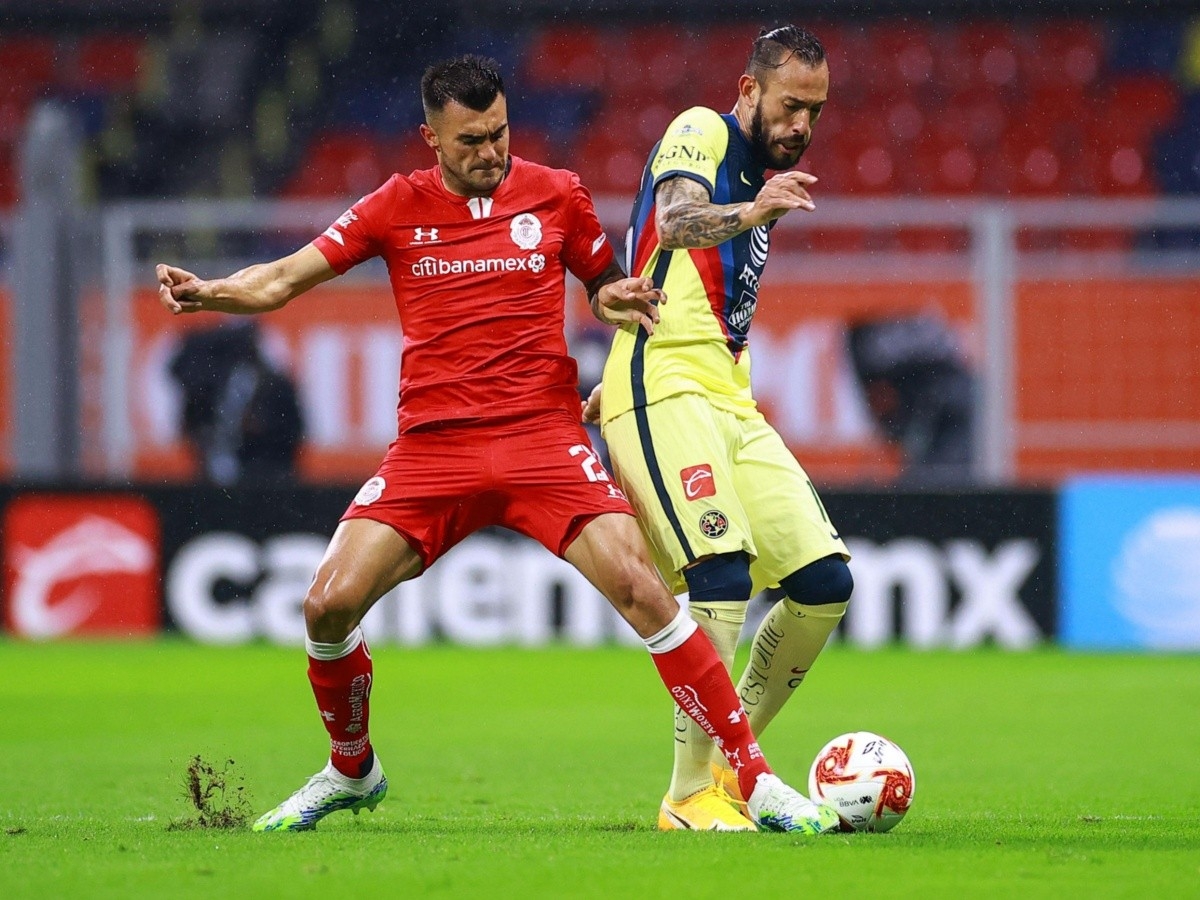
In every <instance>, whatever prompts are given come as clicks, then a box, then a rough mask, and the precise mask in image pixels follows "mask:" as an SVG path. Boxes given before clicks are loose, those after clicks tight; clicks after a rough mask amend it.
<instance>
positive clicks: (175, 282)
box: [155, 244, 337, 315]
mask: <svg viewBox="0 0 1200 900" xmlns="http://www.w3.org/2000/svg"><path fill="white" fill-rule="evenodd" d="M155 274H156V276H157V277H158V300H159V302H160V303H161V304H162V305H163V307H164V308H166V309H167V310H168V311H169V312H171V313H172V314H174V315H179V314H180V313H194V312H224V313H240V314H251V313H262V312H270V311H271V310H273V309H279V308H280V307H281V306H283V305H284V304H285V303H287V302H288V301H289V300H292V299H294V298H296V297H298V296H300V295H301V294H303V293H304V292H305V291H307V290H309V289H310V288H313V287H316V286H317V285H318V284H320V283H321V282H323V281H328V280H329V279H330V278H333V277H334V276H335V275H336V274H337V273H336V272H335V271H334V270H333V268H332V267H331V266H330V265H329V262H328V261H327V260H326V259H325V256H324V254H322V253H321V251H320V250H318V249H317V248H316V247H314V246H313V245H312V244H308V245H307V246H305V247H303V248H302V249H300V250H297V251H296V252H295V253H293V254H292V255H291V256H285V257H283V258H282V259H277V260H275V261H274V262H269V263H260V264H259V265H255V266H249V267H247V268H245V269H242V270H241V271H239V272H234V273H233V274H232V275H230V276H229V277H228V278H214V279H211V280H208V281H205V280H204V279H202V278H197V277H196V276H195V275H193V274H192V273H191V272H189V271H187V270H186V269H180V268H177V267H175V266H168V265H164V264H162V263H159V264H158V265H157V266H156V267H155Z"/></svg>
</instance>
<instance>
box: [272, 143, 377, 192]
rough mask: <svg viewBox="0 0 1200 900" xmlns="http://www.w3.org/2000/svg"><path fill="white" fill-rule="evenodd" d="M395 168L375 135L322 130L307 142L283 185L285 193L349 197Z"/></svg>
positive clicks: (373, 185)
mask: <svg viewBox="0 0 1200 900" xmlns="http://www.w3.org/2000/svg"><path fill="white" fill-rule="evenodd" d="M393 171H395V167H394V165H393V163H392V161H391V160H388V161H386V162H385V161H384V159H383V158H382V155H381V154H380V152H379V147H378V146H377V144H376V140H375V138H373V137H372V136H371V135H369V134H366V133H361V132H324V133H320V134H318V135H317V136H315V137H314V138H313V139H312V140H311V141H310V142H309V145H308V148H307V151H306V153H305V155H304V158H303V159H302V160H301V162H300V164H299V166H297V168H296V172H295V173H294V175H293V177H292V179H291V180H290V181H289V182H288V183H287V185H286V187H285V188H284V195H285V196H288V197H311V198H318V197H352V198H355V199H357V198H358V197H361V196H362V195H363V194H366V193H368V192H369V191H372V190H374V189H375V188H377V187H378V186H379V185H380V184H382V183H383V181H384V180H385V179H386V178H387V176H388V175H390V174H391V173H392V172H393Z"/></svg>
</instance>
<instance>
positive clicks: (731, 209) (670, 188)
mask: <svg viewBox="0 0 1200 900" xmlns="http://www.w3.org/2000/svg"><path fill="white" fill-rule="evenodd" d="M654 205H655V215H654V224H655V227H657V229H658V240H659V243H660V244H661V245H662V247H663V249H665V250H689V249H695V250H699V249H702V248H704V247H715V246H716V245H717V244H721V243H724V242H725V241H727V240H729V239H730V238H731V237H733V236H734V235H735V234H739V233H740V232H743V231H745V230H746V228H747V227H748V226H746V225H743V224H742V208H743V207H744V206H745V205H746V204H744V203H729V204H725V205H721V204H716V203H713V202H711V201H710V200H709V196H708V189H707V188H706V187H705V186H704V185H702V184H701V183H700V182H698V181H693V180H692V179H691V178H683V177H681V176H677V177H675V178H668V179H667V180H666V181H664V182H663V183H662V184H660V185H659V186H658V188H657V189H656V190H655V191H654Z"/></svg>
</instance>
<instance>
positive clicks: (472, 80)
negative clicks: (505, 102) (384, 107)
mask: <svg viewBox="0 0 1200 900" xmlns="http://www.w3.org/2000/svg"><path fill="white" fill-rule="evenodd" d="M503 93H504V79H503V78H501V77H500V64H499V63H497V62H496V61H495V60H494V59H490V58H488V57H486V56H476V55H474V54H471V53H469V54H467V55H466V56H459V57H456V58H454V59H447V60H443V61H442V62H439V63H434V64H433V65H432V66H430V67H429V68H428V69H426V70H425V74H424V75H422V76H421V105H422V106H424V107H425V115H426V117H428V116H429V114H430V113H435V112H440V111H441V110H443V109H445V107H446V104H447V103H449V102H450V101H451V100H453V101H455V102H457V103H461V104H462V105H463V106H465V107H467V108H468V109H473V110H475V111H476V112H483V111H484V110H486V109H487V108H488V107H490V106H491V105H492V104H493V103H494V102H495V100H496V96H497V95H498V94H503Z"/></svg>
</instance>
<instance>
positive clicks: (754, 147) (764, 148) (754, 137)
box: [750, 99, 812, 169]
mask: <svg viewBox="0 0 1200 900" xmlns="http://www.w3.org/2000/svg"><path fill="white" fill-rule="evenodd" d="M810 141H812V132H811V131H810V132H809V133H808V134H807V135H806V136H805V138H804V143H803V144H802V145H801V146H800V149H799V150H798V151H792V153H786V152H778V151H776V149H775V148H774V147H772V145H771V142H770V141H768V140H767V136H766V133H765V132H764V131H763V113H762V100H761V99H760V100H759V101H758V105H757V106H755V107H754V115H752V116H751V117H750V152H751V153H752V154H753V155H754V159H755V160H756V161H757V162H758V164H759V165H760V166H762V167H763V168H764V169H790V168H791V167H792V166H794V165H795V164H796V163H798V162H799V161H800V157H801V156H803V155H804V151H805V150H807V149H808V145H809V142H810ZM793 153H794V154H795V155H794V156H793V155H792V154H793Z"/></svg>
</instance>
